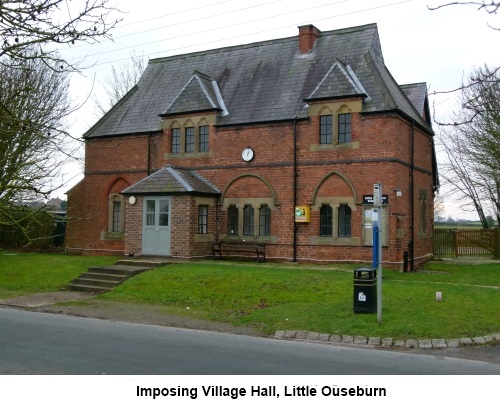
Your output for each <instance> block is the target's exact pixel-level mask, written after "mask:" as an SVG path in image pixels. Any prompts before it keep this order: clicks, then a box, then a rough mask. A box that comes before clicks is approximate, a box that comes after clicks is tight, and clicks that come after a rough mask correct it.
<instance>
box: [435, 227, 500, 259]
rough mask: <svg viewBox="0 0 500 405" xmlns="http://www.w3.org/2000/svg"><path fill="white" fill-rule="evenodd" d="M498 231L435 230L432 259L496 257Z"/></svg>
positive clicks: (495, 229)
mask: <svg viewBox="0 0 500 405" xmlns="http://www.w3.org/2000/svg"><path fill="white" fill-rule="evenodd" d="M498 229H499V228H493V229H482V228H477V229H458V228H455V229H449V228H435V229H434V257H435V258H437V259H444V258H452V259H453V258H458V257H495V256H498V253H499V252H498V250H499V246H498V233H499V230H498Z"/></svg>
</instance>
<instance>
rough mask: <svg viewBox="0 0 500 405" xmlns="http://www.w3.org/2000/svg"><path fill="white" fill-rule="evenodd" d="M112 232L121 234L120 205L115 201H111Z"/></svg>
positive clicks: (118, 201) (119, 202)
mask: <svg viewBox="0 0 500 405" xmlns="http://www.w3.org/2000/svg"><path fill="white" fill-rule="evenodd" d="M111 230H112V232H121V230H122V203H121V201H120V200H118V199H116V200H114V201H113V227H112V229H111Z"/></svg>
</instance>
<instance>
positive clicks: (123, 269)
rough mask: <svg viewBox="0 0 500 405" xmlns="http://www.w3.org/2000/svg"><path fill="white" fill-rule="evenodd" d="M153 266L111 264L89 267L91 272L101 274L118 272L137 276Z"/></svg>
mask: <svg viewBox="0 0 500 405" xmlns="http://www.w3.org/2000/svg"><path fill="white" fill-rule="evenodd" d="M151 268H152V267H151V266H127V265H123V264H113V265H111V266H95V267H89V270H88V271H89V272H91V273H100V274H118V275H124V276H130V277H132V276H135V275H136V274H139V273H142V272H143V271H146V270H150V269H151Z"/></svg>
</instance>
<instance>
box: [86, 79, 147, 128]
mask: <svg viewBox="0 0 500 405" xmlns="http://www.w3.org/2000/svg"><path fill="white" fill-rule="evenodd" d="M138 89H139V87H138V86H137V85H135V86H134V87H132V88H131V89H130V90H129V91H128V92H127V93H126V94H125V95H124V96H123V97H122V98H121V99H120V101H118V102H117V103H116V104H115V105H114V106H113V107H111V109H110V110H109V111H108V112H107V113H106V114H104V115H103V116H102V117H101V118H100V119H99V121H97V122H96V123H95V124H94V125H92V126H91V127H90V128H89V129H88V130H87V131H86V132H85V133H84V134H83V135H82V138H95V137H99V135H97V136H92V135H91V133H92V132H94V131H95V130H96V129H98V128H99V126H100V125H101V124H102V123H103V122H104V121H106V120H107V119H108V118H109V116H111V115H112V114H113V113H114V112H115V111H116V110H117V109H118V108H119V107H120V106H121V105H122V104H123V103H125V101H127V100H128V99H129V98H130V97H131V96H132V95H133V94H134V93H135V92H136V91H137V90H138ZM101 136H102V135H101Z"/></svg>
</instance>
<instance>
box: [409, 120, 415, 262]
mask: <svg viewBox="0 0 500 405" xmlns="http://www.w3.org/2000/svg"><path fill="white" fill-rule="evenodd" d="M410 161H411V164H410V193H409V194H410V229H411V235H410V246H409V250H410V271H415V246H414V245H415V243H414V237H415V199H414V196H415V190H414V189H415V181H414V180H415V179H414V177H415V121H414V120H412V121H411V156H410Z"/></svg>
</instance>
